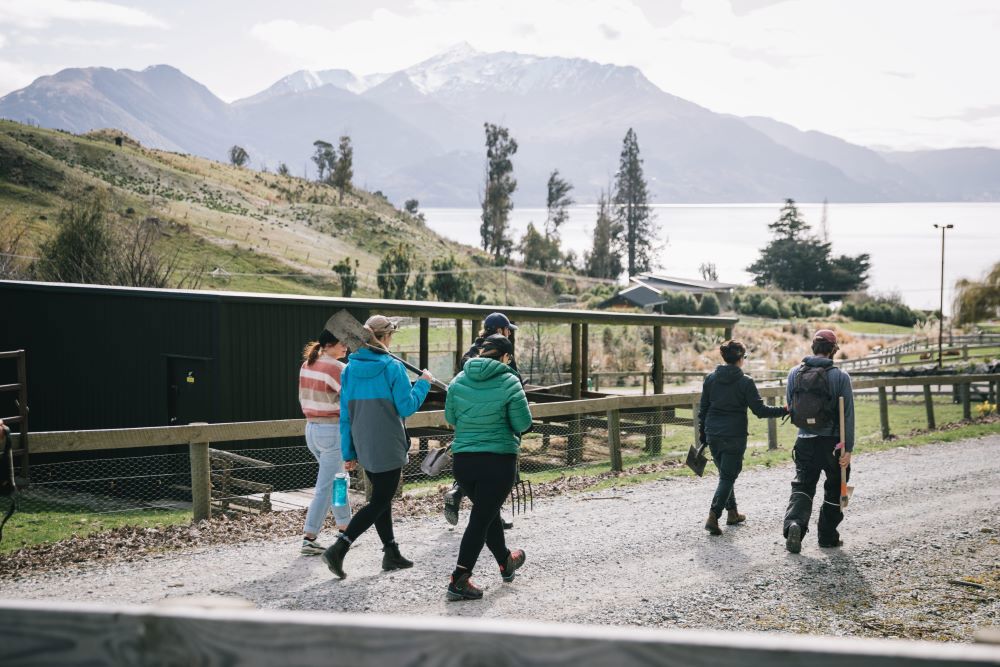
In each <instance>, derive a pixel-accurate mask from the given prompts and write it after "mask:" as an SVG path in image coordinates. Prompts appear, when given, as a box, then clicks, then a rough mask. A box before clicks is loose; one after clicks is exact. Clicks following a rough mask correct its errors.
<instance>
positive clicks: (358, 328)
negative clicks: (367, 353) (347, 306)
mask: <svg viewBox="0 0 1000 667" xmlns="http://www.w3.org/2000/svg"><path fill="white" fill-rule="evenodd" d="M326 330H327V331H329V332H330V333H332V334H333V335H334V336H336V337H337V339H338V340H340V342H342V343H343V344H344V345H346V346H347V349H349V350H350V351H351V352H355V351H357V350H359V349H361V348H362V347H364V346H365V345H366V344H367V343H368V342H370V341H371V332H369V331H368V330H367V329H365V327H364V325H363V324H361V322H358V321H357V320H356V319H355V318H354V316H353V315H351V313H350V312H349V311H347V310H338V311H337V312H336V313H334V314H333V315H332V316H331V317H330V319H328V320H327V321H326Z"/></svg>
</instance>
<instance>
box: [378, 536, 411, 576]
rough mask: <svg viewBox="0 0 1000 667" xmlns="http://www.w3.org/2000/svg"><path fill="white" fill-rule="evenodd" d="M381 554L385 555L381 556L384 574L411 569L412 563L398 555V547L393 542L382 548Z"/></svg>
mask: <svg viewBox="0 0 1000 667" xmlns="http://www.w3.org/2000/svg"><path fill="white" fill-rule="evenodd" d="M382 552H383V553H384V554H385V555H383V556H382V569H383V570H385V571H386V572H388V571H389V570H405V569H406V568H408V567H413V561H412V560H408V559H406V558H403V554H401V553H399V545H398V544H396V542H395V541H392V542H389V544H387V545H385V546H384V547H382Z"/></svg>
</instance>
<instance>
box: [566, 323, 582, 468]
mask: <svg viewBox="0 0 1000 667" xmlns="http://www.w3.org/2000/svg"><path fill="white" fill-rule="evenodd" d="M569 330H570V388H569V395H570V398H572V399H573V400H579V399H580V395H581V392H580V366H581V360H580V323H579V322H572V323H571V324H570V325H569ZM566 425H567V426H568V427H569V433H568V434H567V435H566V463H567V464H568V465H572V464H574V463H580V462H581V461H583V421H582V420H581V419H580V417H579V415H574V416H573V418H571V419H569V420H568V421H567V422H566Z"/></svg>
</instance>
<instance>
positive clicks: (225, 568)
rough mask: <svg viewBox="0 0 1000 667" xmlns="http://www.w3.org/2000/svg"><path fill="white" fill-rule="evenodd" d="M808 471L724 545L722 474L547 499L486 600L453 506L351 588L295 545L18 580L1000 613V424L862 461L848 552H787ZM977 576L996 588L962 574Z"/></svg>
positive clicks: (903, 624)
mask: <svg viewBox="0 0 1000 667" xmlns="http://www.w3.org/2000/svg"><path fill="white" fill-rule="evenodd" d="M791 475H792V470H791V468H790V467H788V466H782V467H778V468H774V469H761V470H750V471H745V472H744V473H743V475H742V476H741V477H740V479H739V482H738V484H737V491H738V495H739V498H740V508H741V511H743V512H745V513H747V514H748V516H749V520H748V521H747V523H746V524H745V525H742V526H738V527H735V528H732V527H730V528H726V531H725V534H724V535H723V536H722V537H716V538H713V537H710V536H708V534H707V533H705V532H704V531H703V530H702V528H701V524H702V522H703V521H704V518H705V515H706V514H707V508H708V503H709V500H710V497H711V495H712V492H713V490H714V484H715V478H712V477H709V478H705V479H687V478H676V479H668V480H663V481H659V482H655V483H651V484H646V485H642V486H634V487H627V488H622V489H611V490H607V491H602V492H599V493H588V494H574V495H569V496H565V497H560V498H553V499H545V500H543V501H541V502H540V503H538V504H536V509H535V511H534V512H533V513H530V514H529V515H528V516H526V517H524V518H520V517H519V518H518V519H517V521H516V525H515V528H514V529H513V530H512V531H510V532H509V533H508V542H509V544H510V545H511V546H513V547H523V548H524V549H525V550H526V551H527V554H528V560H527V564H526V565H525V567H524V569H523V570H522V571H521V573H519V576H518V578H517V580H516V581H515V582H514V583H512V584H503V583H502V582H501V581H500V577H499V575H498V573H497V570H496V569H495V568H496V565H495V563H494V562H493V559H492V557H491V556H490V555H489V553H488V552H487V551H485V550H484V552H483V555H482V556H481V558H480V561H479V565H478V567H477V571H476V577H475V580H476V581H477V583H478V584H479V585H480V586H481V587H483V588H484V590H485V592H486V596H485V598H484V599H483V600H482V601H479V602H466V603H448V602H446V601H445V599H444V587H445V585H446V581H447V576H448V574H449V573H450V571H451V569H452V567H453V564H454V559H455V557H456V555H457V552H458V543H459V540H460V539H461V531H460V530H457V529H453V528H451V527H450V526H448V525H447V524H446V523H445V522H444V520H443V519H441V518H439V517H424V518H418V519H410V520H403V521H400V522H398V525H397V528H396V535H397V538H398V540H399V542H400V543H401V544H402V547H403V552H404V554H406V555H408V556H409V557H410V558H412V559H414V560H416V561H417V566H416V567H415V568H414V569H412V570H408V571H403V572H394V573H382V572H381V570H380V567H379V566H380V562H381V552H380V550H379V548H378V547H379V545H377V541H378V540H377V538H376V536H375V534H374V530H372V531H370V534H366V535H365V536H364V537H363V538H362V539H361V540H360V541H359V543H358V544H357V545H356V546H355V547H354V548H353V549H352V550H351V552H350V554H349V555H348V558H347V561H346V564H345V568H346V569H347V572H348V578H347V579H346V580H344V581H338V580H335V579H334V578H333V577H332V575H331V574H330V573H329V572H328V571H327V570H326V568H325V567H324V566H323V564H322V563H321V562H320V560H319V559H318V558H315V557H313V558H309V557H301V556H299V555H298V549H297V547H298V543H297V541H289V540H282V541H280V542H279V541H274V542H264V543H257V544H242V545H235V546H222V547H213V548H203V549H198V550H196V551H188V552H175V553H169V554H166V555H159V556H156V557H153V558H150V559H149V560H148V561H146V562H143V563H117V564H104V565H99V564H93V565H87V566H84V567H82V568H80V569H73V570H68V571H66V572H65V573H62V574H57V573H49V574H44V575H37V576H33V577H30V578H26V579H21V580H18V581H14V582H4V595H5V596H6V597H13V598H18V597H20V598H43V599H44V598H50V599H63V600H80V601H91V602H109V603H114V602H122V603H153V602H157V601H159V600H161V599H163V598H166V597H176V596H184V595H205V594H217V595H225V596H238V597H242V598H246V599H248V600H251V601H252V602H253V603H254V604H256V605H258V606H260V607H268V608H282V609H312V610H328V611H350V612H380V613H393V614H407V615H420V614H434V615H465V616H497V617H506V618H521V619H539V620H552V621H569V622H586V623H600V624H614V625H643V626H666V627H691V628H720V629H739V630H782V631H793V632H809V633H818V634H836V635H841V634H843V635H865V636H895V637H910V638H917V637H924V638H929V639H947V640H968V639H969V638H971V634H972V632H973V631H974V630H975V629H976V628H978V627H983V626H987V625H997V624H998V623H1000V602H998V600H1000V543H998V537H1000V534H998V531H1000V526H998V521H997V514H998V509H1000V490H998V488H997V483H998V481H1000V435H994V436H990V437H987V438H982V439H977V440H968V441H963V442H957V443H951V444H940V445H930V446H925V447H918V448H909V449H898V450H891V451H887V452H882V453H878V454H870V455H865V454H863V453H861V454H859V455H858V456H856V458H855V476H854V477H853V478H852V481H853V482H854V483H855V484H856V486H857V491H856V493H855V497H854V499H853V500H852V504H851V507H850V508H849V510H848V517H847V519H846V521H845V522H844V524H843V526H842V529H841V532H842V535H843V538H844V540H845V542H846V546H845V547H844V548H843V549H840V550H828V549H819V548H818V546H817V545H816V542H815V536H816V533H815V529H814V525H815V523H814V524H813V529H812V530H811V531H810V533H809V534H808V535H807V537H806V538H805V540H804V541H803V549H802V553H801V554H799V555H797V556H796V555H791V554H788V553H787V552H786V551H785V549H784V540H783V539H781V517H782V515H783V512H784V506H785V502H786V500H787V497H788V491H789V486H788V485H789V481H790V479H791ZM465 509H467V508H465ZM816 509H818V508H814V513H813V514H814V517H815V515H816ZM465 516H467V514H465V513H464V514H463V518H464V517H465ZM814 522H815V519H814ZM460 525H462V524H460ZM323 537H325V538H329V535H324V536H323ZM960 577H962V578H969V579H970V580H973V582H974V583H979V584H980V585H981V586H983V588H976V587H968V586H962V585H956V584H952V583H949V581H950V580H954V579H958V578H960Z"/></svg>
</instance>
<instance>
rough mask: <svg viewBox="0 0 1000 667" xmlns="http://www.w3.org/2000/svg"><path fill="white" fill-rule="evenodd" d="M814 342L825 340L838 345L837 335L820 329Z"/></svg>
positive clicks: (814, 335) (814, 337)
mask: <svg viewBox="0 0 1000 667" xmlns="http://www.w3.org/2000/svg"><path fill="white" fill-rule="evenodd" d="M813 340H825V341H826V342H827V343H833V344H834V345H836V344H837V334H835V333H833V332H832V331H830V330H829V329H820V330H819V331H817V332H816V333H814V334H813Z"/></svg>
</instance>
